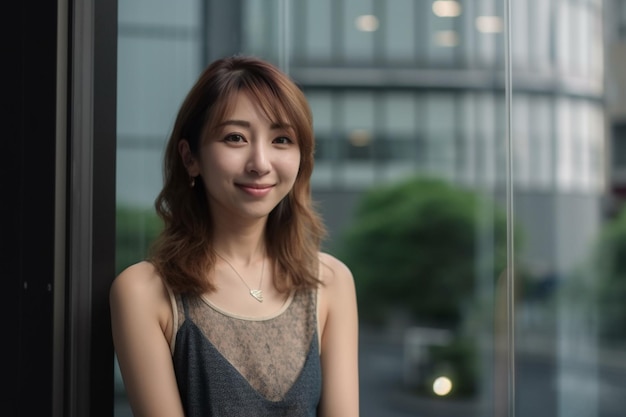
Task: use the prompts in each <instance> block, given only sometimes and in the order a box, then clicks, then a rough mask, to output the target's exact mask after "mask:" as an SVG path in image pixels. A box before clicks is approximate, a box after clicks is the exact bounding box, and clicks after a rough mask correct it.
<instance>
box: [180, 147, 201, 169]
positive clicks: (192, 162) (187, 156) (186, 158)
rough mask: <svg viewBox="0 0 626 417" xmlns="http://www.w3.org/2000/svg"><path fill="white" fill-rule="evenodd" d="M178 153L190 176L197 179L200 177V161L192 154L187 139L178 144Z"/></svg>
mask: <svg viewBox="0 0 626 417" xmlns="http://www.w3.org/2000/svg"><path fill="white" fill-rule="evenodd" d="M178 153H179V154H180V157H181V159H182V161H183V165H184V166H185V168H186V169H187V173H188V174H189V176H190V177H197V176H198V175H200V164H199V163H198V159H197V158H196V157H195V156H194V155H193V153H191V149H190V148H189V142H188V141H187V139H181V141H180V142H178Z"/></svg>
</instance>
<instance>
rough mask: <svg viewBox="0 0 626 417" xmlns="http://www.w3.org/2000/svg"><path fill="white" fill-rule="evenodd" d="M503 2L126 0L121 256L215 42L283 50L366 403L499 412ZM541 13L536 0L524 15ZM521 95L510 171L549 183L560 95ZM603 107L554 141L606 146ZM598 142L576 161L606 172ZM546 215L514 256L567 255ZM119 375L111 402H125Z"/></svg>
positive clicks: (504, 368)
mask: <svg viewBox="0 0 626 417" xmlns="http://www.w3.org/2000/svg"><path fill="white" fill-rule="evenodd" d="M535 3H537V4H539V3H541V4H543V3H542V2H538V1H535V2H532V4H535ZM503 4H504V3H503V1H502V0H474V1H453V0H445V1H442V0H439V1H424V0H398V1H386V2H383V1H374V0H369V1H356V0H339V1H330V0H323V1H320V0H302V1H288V0H239V1H229V2H222V1H219V0H187V1H185V2H180V3H179V2H176V3H175V4H174V3H173V2H166V1H158V2H155V1H153V0H143V1H136V0H133V1H130V0H119V20H120V31H119V40H118V41H119V43H118V44H119V74H118V80H119V86H118V97H119V102H118V111H119V117H118V120H119V125H118V132H119V133H118V152H119V153H118V161H117V163H118V167H117V169H118V191H117V196H118V200H117V204H118V247H117V255H118V270H121V268H124V267H125V266H127V265H129V264H130V263H133V262H136V261H138V260H141V259H142V258H143V256H145V251H146V248H147V245H148V243H149V242H150V240H151V239H152V238H153V236H154V235H155V233H156V232H157V230H158V227H159V226H158V222H156V220H155V217H154V211H153V209H152V204H153V200H154V198H155V197H156V194H157V193H158V191H159V187H160V185H161V175H160V172H161V158H162V151H163V149H162V148H163V145H164V143H165V140H166V138H167V136H168V134H169V130H170V129H171V127H172V124H173V118H174V117H175V114H176V111H177V107H178V106H179V104H180V102H181V100H182V97H183V95H184V94H185V93H186V92H187V90H188V88H189V87H190V86H191V83H193V81H194V79H195V77H196V76H197V75H198V74H199V73H200V71H201V70H202V68H203V67H204V66H205V65H206V64H207V63H208V61H209V60H211V59H212V58H214V56H213V55H212V54H213V53H214V52H213V51H214V50H215V49H216V48H217V50H220V51H223V48H224V45H230V46H228V48H231V49H232V50H230V51H229V52H230V53H237V52H241V51H243V52H245V53H250V54H254V55H256V56H260V57H262V58H266V59H268V60H270V61H273V62H281V63H285V64H288V65H286V66H285V69H286V70H289V73H290V75H291V76H292V77H293V78H294V79H295V80H296V81H297V82H298V84H299V85H300V86H301V87H302V89H303V90H304V92H305V93H306V95H307V97H308V98H309V100H310V104H311V108H312V111H313V116H314V127H315V130H316V138H317V152H316V167H315V173H314V175H313V178H312V185H313V197H314V198H315V200H317V201H318V202H319V203H320V204H319V209H320V211H321V214H322V216H323V218H324V220H325V222H326V225H327V227H328V230H329V238H328V240H327V241H326V242H325V244H324V250H326V251H328V252H331V253H333V254H335V255H336V256H337V257H339V258H340V259H342V260H343V261H344V262H345V263H346V264H347V265H348V266H349V267H350V268H351V269H352V271H353V273H354V276H355V283H356V287H357V292H358V298H359V314H360V383H361V396H360V398H361V416H363V417H379V416H396V417H401V416H418V415H419V416H421V415H425V414H428V415H432V416H442V417H443V416H450V415H464V416H468V417H470V416H477V417H478V416H481V417H482V416H490V415H498V416H502V415H504V414H502V412H501V411H502V410H506V408H507V406H508V403H507V401H508V396H507V385H506V381H507V378H508V377H509V375H510V372H511V369H509V367H508V365H509V363H508V362H507V361H506V358H507V357H508V354H509V351H508V350H507V334H508V330H509V329H508V322H507V308H508V306H507V294H510V291H509V290H510V289H509V288H508V287H507V281H506V273H504V271H505V266H506V262H507V259H506V254H507V246H506V243H507V227H506V220H507V212H506V204H505V203H506V199H505V196H506V185H507V170H506V168H507V152H506V150H507V136H506V133H507V132H506V110H505V96H504V84H503V83H502V82H501V79H502V70H503V69H504V62H505V60H504V58H505V57H504V33H503V26H502V22H503V13H504V8H503ZM537 7H541V10H544V8H543V7H542V6H539V5H538V6H537ZM537 13H538V12H536V11H535V10H534V9H532V8H530V6H529V9H528V10H527V15H526V16H528V17H527V18H526V20H524V21H525V22H534V21H536V19H531V18H530V16H535V15H536V14H537ZM209 21H211V22H219V23H220V24H221V25H224V27H225V28H229V31H224V32H221V31H217V30H214V28H212V27H209V26H211V25H209V24H208V23H207V22H209ZM542 21H543V20H542ZM544 22H547V20H546V21H544ZM585 27H591V25H587V26H585ZM549 31H550V32H549ZM552 31H553V29H551V28H550V27H549V26H548V25H545V27H544V32H546V33H548V32H549V33H552ZM281 33H287V36H288V37H289V42H283V41H282V40H281V39H280V38H279V36H280V34H281ZM516 33H518V35H516V36H520V35H519V33H525V34H526V35H527V36H528V33H529V32H528V30H525V31H521V32H516ZM207 34H210V36H209V35H207ZM536 43H537V42H535V41H534V40H532V39H529V40H528V42H527V44H526V48H527V52H524V53H523V54H522V55H518V56H517V58H516V59H517V62H523V61H524V59H525V58H526V57H529V56H533V57H534V56H539V57H543V59H544V60H547V59H548V57H546V56H545V54H546V53H547V52H546V50H544V49H541V50H540V51H536V50H534V49H532V48H533V45H535V44H536ZM591 49H592V50H593V47H591ZM550 51H552V50H551V49H550ZM550 59H553V57H550ZM525 64H527V63H525ZM516 103H517V105H518V108H516V112H515V115H516V116H519V117H520V118H523V119H524V120H528V121H532V123H529V124H528V126H526V127H524V128H520V132H522V134H521V135H520V137H519V139H516V140H517V141H516V142H515V147H516V155H517V154H519V156H518V158H519V159H520V168H519V169H520V171H519V180H518V181H519V182H520V184H521V185H523V186H524V187H530V186H531V184H537V185H536V187H537V188H539V187H542V191H543V192H544V193H545V190H546V189H552V188H551V187H554V184H555V183H556V172H557V171H556V169H555V168H554V167H555V164H554V161H555V159H556V155H557V154H556V149H557V145H556V143H555V140H553V141H551V139H552V138H553V136H554V137H556V136H555V135H553V134H552V133H553V132H554V131H555V130H556V127H555V126H556V124H555V123H556V122H555V119H556V117H557V115H559V114H561V113H559V110H558V108H557V107H556V105H555V103H556V99H555V98H554V97H553V96H551V95H540V94H535V95H528V96H526V97H524V98H523V99H520V100H519V101H517V102H516ZM596 105H597V104H596ZM568 108H569V107H568ZM578 111H579V113H580V112H581V111H582V110H578ZM582 112H583V113H584V111H582ZM579 113H576V114H577V115H579ZM569 117H570V118H573V117H575V115H570V116H569ZM594 117H595V119H594ZM597 117H598V116H597V115H596V116H593V117H591V116H590V117H589V118H588V119H585V120H587V121H586V122H584V123H583V122H582V121H581V128H586V129H588V132H587V133H585V132H582V131H580V132H578V133H579V134H580V137H578V138H577V139H576V140H575V141H574V140H569V139H568V138H565V137H563V138H562V142H563V143H564V144H568V145H567V146H569V144H572V146H574V147H576V146H577V147H578V148H576V149H580V148H581V147H582V148H585V149H587V148H588V149H591V148H594V149H595V151H594V152H595V153H594V154H593V155H595V156H594V157H593V158H596V159H597V158H600V157H601V155H602V147H601V146H600V145H599V143H600V142H601V141H598V140H597V138H596V136H595V135H594V134H592V133H591V128H590V127H589V126H592V125H594V123H597V120H596V119H597ZM593 120H595V121H593ZM585 126H586V127H585ZM594 126H595V125H594ZM559 140H561V136H559ZM560 143H561V142H559V144H560ZM592 144H593V145H592ZM573 149H574V148H573ZM590 158H591V157H590ZM593 158H592V159H593ZM592 159H590V161H589V162H585V164H588V165H589V167H595V168H594V169H595V172H601V171H602V164H601V162H599V161H598V160H596V165H593V164H592V162H591V161H592ZM594 160H595V159H594ZM589 170H591V168H589ZM568 172H570V171H568ZM574 174H575V175H578V173H577V172H574V171H571V175H570V176H573V175H574ZM581 175H582V174H581ZM585 175H587V176H589V175H591V174H585ZM568 178H569V177H568ZM540 202H541V203H543V204H544V206H542V207H539V208H537V207H536V206H534V205H533V203H532V202H529V203H528V206H529V211H530V212H532V213H533V214H534V216H535V217H532V215H530V216H529V215H528V214H522V215H521V216H520V217H521V218H523V219H525V218H526V217H531V218H538V219H543V218H544V217H543V213H544V210H546V209H547V208H553V207H555V206H556V202H555V201H553V200H550V199H542V200H540ZM581 209H582V206H581ZM520 210H521V207H520ZM553 213H554V211H553ZM556 220H557V219H556V217H552V218H551V220H544V223H543V224H539V223H537V224H534V226H533V228H532V231H533V232H536V233H540V234H541V235H540V236H539V237H537V236H533V237H532V239H530V238H529V241H530V243H528V242H526V243H525V244H524V246H520V250H521V249H524V250H525V252H522V255H523V257H522V260H525V259H528V258H532V256H534V255H535V254H538V255H541V256H547V254H548V253H550V254H553V255H554V256H555V257H556V256H560V252H558V251H557V248H556V246H554V244H555V243H556V240H555V237H554V235H552V234H551V232H552V231H554V230H555V229H554V226H552V225H551V221H556ZM559 221H560V222H561V224H563V225H565V220H564V219H561V220H559ZM524 231H526V229H524ZM542 233H543V234H542ZM541 238H546V239H547V240H546V241H545V242H541V243H542V245H541V249H539V248H537V247H534V246H533V244H534V243H535V241H540V240H541ZM549 239H552V240H549ZM558 249H559V250H562V249H561V247H559V248H558ZM507 292H508V293H507ZM546 326H547V325H546ZM553 328H554V326H553ZM532 365H536V364H534V363H533V364H532ZM535 372H541V369H538V370H535ZM116 375H117V378H116V393H117V397H116V416H117V417H121V416H130V415H131V414H130V409H129V407H128V404H127V402H126V401H125V395H124V388H123V383H122V381H121V379H120V377H119V372H117V373H116ZM542 382H543V383H544V384H549V381H545V382H544V381H542ZM541 387H542V388H545V389H546V390H549V388H547V387H546V385H542V386H541ZM532 388H534V386H533V387H532ZM537 388H539V387H537Z"/></svg>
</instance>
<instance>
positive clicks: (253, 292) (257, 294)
mask: <svg viewBox="0 0 626 417" xmlns="http://www.w3.org/2000/svg"><path fill="white" fill-rule="evenodd" d="M215 254H216V255H217V256H219V257H220V258H222V259H223V260H224V262H226V263H227V264H228V266H230V268H231V269H232V270H233V271H235V274H237V276H238V277H239V279H240V280H241V282H243V285H245V286H246V288H248V291H249V292H250V295H251V296H252V297H254V299H255V300H257V301H258V302H259V303H262V302H263V291H262V290H261V288H262V284H263V271H265V256H264V257H263V264H262V265H261V279H260V280H259V289H258V290H253V289H252V288H250V286H249V285H248V283H247V282H246V280H245V279H243V277H242V276H241V275H240V274H239V272H237V270H236V269H235V267H234V266H233V265H232V264H231V263H230V262H228V259H226V258H225V257H223V256H222V255H220V254H219V253H217V252H215Z"/></svg>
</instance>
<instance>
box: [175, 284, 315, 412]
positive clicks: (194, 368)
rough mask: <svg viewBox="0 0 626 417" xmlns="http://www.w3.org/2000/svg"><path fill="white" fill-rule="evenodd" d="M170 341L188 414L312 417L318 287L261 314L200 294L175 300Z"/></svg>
mask: <svg viewBox="0 0 626 417" xmlns="http://www.w3.org/2000/svg"><path fill="white" fill-rule="evenodd" d="M172 303H173V308H174V318H175V323H174V325H175V327H174V328H175V329H177V331H176V334H175V337H174V338H173V339H172V340H173V345H172V346H171V348H172V351H173V360H174V370H175V373H176V380H177V383H178V389H179V391H180V395H181V400H182V403H183V407H184V410H185V415H186V417H211V416H215V417H242V416H245V417H257V416H258V417H264V416H268V417H269V416H272V417H280V416H289V417H298V416H303V417H305V416H311V417H312V416H315V415H316V414H317V406H318V403H319V399H320V395H321V380H322V378H321V367H320V358H319V346H318V345H319V343H318V333H317V308H316V291H298V292H294V293H293V294H291V295H290V296H289V298H288V299H287V301H286V302H285V304H284V305H283V306H282V308H281V310H280V311H279V312H278V313H277V314H275V315H273V316H271V317H265V318H261V319H257V318H245V317H239V316H235V315H233V314H229V313H227V312H225V311H223V310H221V309H219V308H218V307H216V306H215V305H213V304H212V303H211V302H210V301H208V300H207V299H205V298H203V297H201V296H185V295H176V296H175V297H173V299H172Z"/></svg>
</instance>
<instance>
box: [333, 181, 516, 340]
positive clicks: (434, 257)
mask: <svg viewBox="0 0 626 417" xmlns="http://www.w3.org/2000/svg"><path fill="white" fill-rule="evenodd" d="M485 213H487V214H485ZM480 236H486V239H485V240H487V241H489V242H491V244H492V245H493V248H494V250H493V251H489V253H487V254H481V253H480V251H479V241H480ZM337 252H338V254H339V256H340V257H341V259H342V260H344V262H345V263H346V264H347V265H348V266H349V267H350V268H351V270H352V272H353V274H354V276H355V281H356V286H357V295H358V300H359V314H360V316H361V319H362V320H363V321H369V322H372V323H384V322H385V321H386V320H387V318H388V315H389V313H390V312H391V311H393V310H396V309H398V308H403V309H406V310H407V311H408V312H409V313H410V315H411V317H412V318H413V319H414V321H415V322H417V323H419V324H420V325H425V326H434V327H442V328H447V329H452V330H455V329H456V328H457V326H458V324H459V323H460V322H461V319H462V315H463V313H464V308H465V307H466V306H467V303H468V301H469V300H472V299H474V298H475V297H476V292H475V289H476V284H477V277H476V275H477V270H478V269H479V267H480V265H482V264H484V263H485V262H488V265H487V266H486V267H485V268H487V269H488V270H489V271H490V272H491V273H492V275H493V277H494V279H495V277H497V276H498V274H500V272H501V271H502V270H503V269H504V267H505V264H506V213H504V212H503V210H502V209H500V208H499V207H497V206H496V205H495V204H494V203H491V202H488V201H486V200H485V199H484V198H481V197H480V196H479V194H477V193H476V192H472V191H469V190H466V189H462V188H460V187H457V186H454V185H452V184H449V183H446V182H444V181H442V180H436V179H428V178H420V177H417V178H411V179H409V180H406V181H403V182H401V183H397V184H393V185H391V186H386V187H380V188H375V189H372V190H371V191H369V192H367V193H366V194H365V195H364V196H363V198H362V199H361V200H360V202H359V204H358V206H357V209H356V212H355V215H354V218H353V221H352V222H351V225H350V226H349V227H348V228H347V230H345V232H344V233H343V235H342V236H341V237H340V239H339V246H338V248H337ZM481 255H486V256H485V257H482V258H481Z"/></svg>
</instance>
